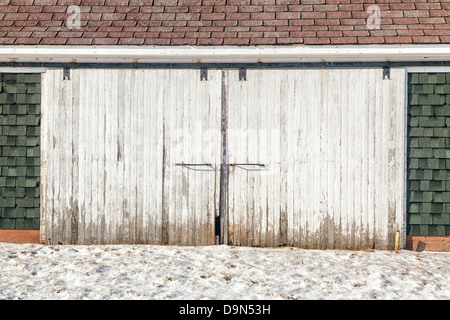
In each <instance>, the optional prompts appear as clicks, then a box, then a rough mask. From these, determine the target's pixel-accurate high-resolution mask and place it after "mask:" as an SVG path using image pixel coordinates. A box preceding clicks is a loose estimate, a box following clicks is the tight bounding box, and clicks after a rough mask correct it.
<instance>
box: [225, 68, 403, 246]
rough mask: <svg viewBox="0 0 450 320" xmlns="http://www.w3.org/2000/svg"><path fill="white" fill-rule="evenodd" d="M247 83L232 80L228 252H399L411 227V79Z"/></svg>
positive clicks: (295, 75)
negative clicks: (400, 234) (407, 139)
mask: <svg viewBox="0 0 450 320" xmlns="http://www.w3.org/2000/svg"><path fill="white" fill-rule="evenodd" d="M246 78H247V79H246V81H239V79H238V71H229V72H228V78H227V111H228V129H229V132H228V139H229V141H228V146H229V148H228V158H229V159H228V161H229V163H230V174H229V195H228V196H229V210H228V215H229V235H228V236H229V243H230V244H235V245H248V246H259V245H261V246H278V245H284V244H286V245H294V246H299V247H305V248H347V249H358V248H372V247H374V248H382V249H383V248H393V245H394V241H395V233H396V230H403V223H404V181H405V180H404V164H405V162H404V161H405V157H404V127H405V125H404V123H405V122H404V108H405V72H404V71H403V70H395V69H393V70H391V79H390V80H383V71H382V70H380V69H346V70H337V69H335V70H331V69H330V70H247V75H246ZM237 164H241V165H237Z"/></svg>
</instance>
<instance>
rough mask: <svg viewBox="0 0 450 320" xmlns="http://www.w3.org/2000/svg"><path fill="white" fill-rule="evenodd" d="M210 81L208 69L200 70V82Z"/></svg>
mask: <svg viewBox="0 0 450 320" xmlns="http://www.w3.org/2000/svg"><path fill="white" fill-rule="evenodd" d="M203 80H205V81H208V69H206V68H201V69H200V81H203Z"/></svg>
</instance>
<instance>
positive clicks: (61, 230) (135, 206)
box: [41, 69, 220, 245]
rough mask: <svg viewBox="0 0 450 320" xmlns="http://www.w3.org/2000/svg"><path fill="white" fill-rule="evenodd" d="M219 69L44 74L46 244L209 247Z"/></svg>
mask: <svg viewBox="0 0 450 320" xmlns="http://www.w3.org/2000/svg"><path fill="white" fill-rule="evenodd" d="M218 74H220V72H213V71H210V72H209V77H208V81H201V80H200V71H199V70H95V69H94V70H92V69H91V70H71V74H70V80H63V72H62V71H60V70H51V71H47V73H46V74H45V75H44V81H43V90H42V91H43V108H42V109H43V111H42V143H43V146H42V155H43V159H42V192H41V193H42V200H43V201H42V203H41V210H42V211H43V217H44V219H45V237H46V241H47V242H48V243H58V242H62V243H81V244H86V243H155V244H166V243H168V244H182V245H189V244H195V245H206V244H212V243H213V242H214V218H215V214H216V210H217V202H218V199H217V194H218V191H217V183H216V182H217V181H218V177H217V171H216V170H215V167H216V166H217V163H218V155H219V149H218V148H219V145H220V77H218ZM184 164H186V165H184ZM200 164H201V165H200Z"/></svg>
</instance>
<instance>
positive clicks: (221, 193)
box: [0, 0, 450, 251]
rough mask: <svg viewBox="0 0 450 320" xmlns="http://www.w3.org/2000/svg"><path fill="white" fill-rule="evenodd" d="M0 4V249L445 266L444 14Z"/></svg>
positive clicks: (425, 2)
mask: <svg viewBox="0 0 450 320" xmlns="http://www.w3.org/2000/svg"><path fill="white" fill-rule="evenodd" d="M0 3H1V4H2V6H1V7H0V34H1V36H2V38H0V112H1V118H0V119H1V122H0V169H1V170H0V196H1V201H0V210H1V211H0V241H18V242H20V241H26V242H30V241H37V242H42V243H47V244H161V245H195V246H203V245H215V244H226V245H237V246H263V247H277V246H296V247H301V248H315V249H356V250H359V249H383V250H391V249H394V248H396V247H400V248H407V249H412V250H441V251H442V250H443V251H448V250H450V240H449V239H450V238H449V236H450V28H449V22H450V21H449V13H450V4H449V3H447V2H445V1H434V0H433V1H432V0H421V1H410V0H408V1H395V2H387V1H383V2H382V3H379V4H377V3H376V2H374V1H364V0H361V1H351V0H339V1H336V0H333V1H332V0H304V1H300V0H180V1H174V0H73V1H72V0H71V1H67V0H0Z"/></svg>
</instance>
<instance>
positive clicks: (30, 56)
mask: <svg viewBox="0 0 450 320" xmlns="http://www.w3.org/2000/svg"><path fill="white" fill-rule="evenodd" d="M449 54H450V46H449V45H447V44H443V45H420V44H419V45H385V44H383V45H343V46H339V45H338V46H305V45H302V46H245V47H236V46H219V47H214V46H170V47H167V46H0V62H10V61H16V62H94V63H95V62H142V63H145V62H147V63H155V62H185V63H187V62H204V63H207V62H258V61H261V62H321V61H330V62H338V61H447V60H448V58H449Z"/></svg>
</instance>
